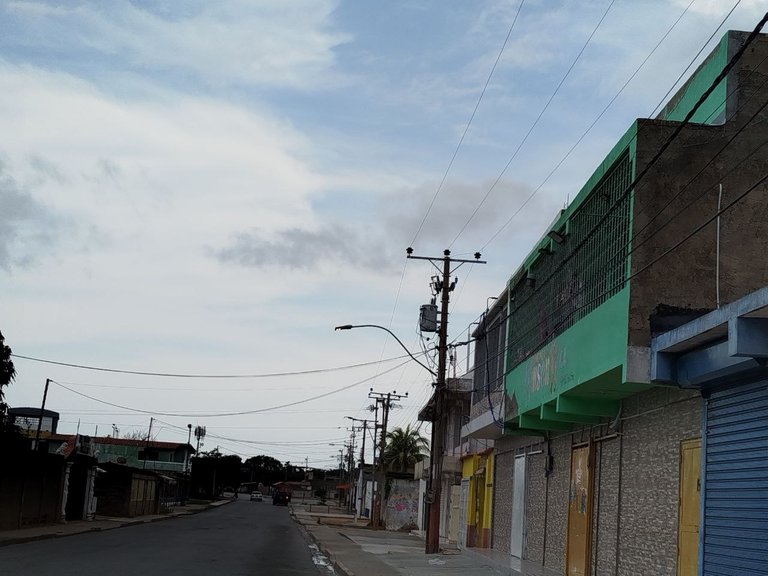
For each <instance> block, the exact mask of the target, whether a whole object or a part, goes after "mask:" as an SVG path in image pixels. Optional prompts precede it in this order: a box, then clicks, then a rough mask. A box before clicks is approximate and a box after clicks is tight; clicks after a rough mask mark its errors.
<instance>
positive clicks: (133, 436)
mask: <svg viewBox="0 0 768 576" xmlns="http://www.w3.org/2000/svg"><path fill="white" fill-rule="evenodd" d="M157 434H158V433H157V432H155V433H154V434H153V435H152V438H150V440H155V439H157ZM148 436H149V431H148V430H131V431H130V432H123V434H121V435H120V438H125V439H126V440H144V441H146V440H147V437H148Z"/></svg>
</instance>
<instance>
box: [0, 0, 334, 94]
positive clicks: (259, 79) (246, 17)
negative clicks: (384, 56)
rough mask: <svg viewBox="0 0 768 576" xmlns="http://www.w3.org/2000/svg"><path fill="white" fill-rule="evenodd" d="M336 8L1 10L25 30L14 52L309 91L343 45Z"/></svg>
mask: <svg viewBox="0 0 768 576" xmlns="http://www.w3.org/2000/svg"><path fill="white" fill-rule="evenodd" d="M182 4H183V5H182ZM336 4H337V2H336V1H335V0H297V1H292V2H284V1H282V0H275V1H262V2H258V3H253V2H248V1H246V0H243V1H229V2H196V3H170V2H166V3H157V4H150V5H145V4H143V3H142V4H138V3H128V2H101V1H83V2H77V3H71V4H62V3H59V2H45V1H38V2H9V3H7V4H6V8H5V9H6V12H7V17H12V18H14V19H16V20H18V21H19V23H20V24H21V26H20V29H23V30H24V35H18V36H13V37H12V41H13V42H14V43H15V44H16V46H17V47H18V46H21V47H24V46H27V45H33V46H35V47H36V48H39V47H40V45H41V44H42V45H45V46H46V47H47V48H48V50H49V51H50V52H51V53H58V54H82V53H83V52H85V53H88V54H90V55H91V57H92V58H93V56H96V55H98V56H100V57H102V58H105V59H108V60H109V61H110V62H111V63H112V64H114V63H115V61H118V62H120V64H121V65H125V63H126V62H127V65H128V67H129V68H132V69H134V70H136V71H138V72H146V71H148V70H150V71H155V72H166V71H173V72H178V73H179V74H180V75H182V76H184V75H192V76H194V77H196V78H197V79H198V80H200V81H203V82H204V83H206V84H224V85H230V84H235V85H256V86H291V87H307V86H310V85H311V84H312V83H313V82H314V81H315V80H318V79H320V78H321V76H323V75H324V74H325V75H326V80H327V73H328V71H329V70H330V69H332V68H333V66H334V62H335V58H334V54H333V50H334V48H335V47H336V46H338V45H340V44H342V43H344V42H346V41H347V40H348V37H347V36H345V35H343V34H341V33H339V32H335V31H333V30H332V29H331V26H330V25H329V18H330V15H331V14H332V12H333V10H334V9H335V8H336ZM6 42H8V41H6ZM93 64H94V65H96V64H97V62H95V61H93Z"/></svg>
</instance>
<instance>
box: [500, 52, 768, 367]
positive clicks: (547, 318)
mask: <svg viewBox="0 0 768 576" xmlns="http://www.w3.org/2000/svg"><path fill="white" fill-rule="evenodd" d="M766 59H768V56H766V57H765V58H763V60H761V62H760V63H759V64H758V65H757V66H755V67H754V69H753V70H752V71H751V72H750V77H751V74H753V73H754V72H755V70H757V69H759V68H760V66H761V65H762V63H763V62H764V61H765V60H766ZM716 83H717V82H715V83H714V84H713V85H716ZM766 84H768V79H766V80H765V81H764V82H763V83H762V84H761V85H760V86H759V87H758V88H756V89H755V90H754V92H753V95H752V96H751V97H750V98H748V99H747V100H745V101H743V102H742V103H741V105H740V106H739V108H738V109H737V111H736V112H738V111H740V110H741V109H743V108H744V107H745V106H747V105H748V104H749V103H750V102H751V101H752V99H753V98H754V96H755V95H756V94H757V93H759V92H760V91H761V90H762V89H763V87H765V85H766ZM736 90H738V88H734V90H733V91H731V92H730V93H729V94H727V95H726V96H725V100H724V102H725V101H727V100H728V98H730V96H731V95H732V94H733V93H734V92H735V91H736ZM767 106H768V100H767V101H766V102H764V103H763V104H762V105H761V106H760V107H759V108H757V110H756V111H755V112H754V113H753V114H752V116H751V117H750V118H749V119H747V121H746V122H744V123H743V124H742V125H741V126H740V127H739V129H738V130H737V131H736V132H735V133H734V134H733V135H732V136H731V137H730V138H729V139H728V140H727V141H726V143H725V144H724V145H723V146H722V147H721V148H720V149H719V150H718V151H717V152H716V153H715V154H714V155H713V156H712V157H711V158H710V159H709V160H708V161H707V162H706V163H705V165H704V166H703V167H702V168H701V169H700V170H699V171H698V172H697V173H696V174H695V175H694V176H692V177H691V178H690V179H689V180H688V182H686V183H685V184H684V185H683V186H682V187H681V189H680V190H679V191H678V192H677V193H676V194H675V195H674V196H672V198H670V200H669V201H667V202H666V203H665V205H664V206H662V207H661V208H660V209H659V211H658V212H657V213H656V214H655V215H654V216H653V217H652V218H650V220H649V221H648V222H647V223H646V224H645V225H644V226H643V227H642V228H640V229H639V230H637V231H634V233H633V236H632V238H630V239H628V240H627V242H626V243H625V244H624V245H623V246H622V247H621V248H619V249H617V250H616V251H615V252H614V254H613V255H612V256H611V257H610V260H609V264H610V262H612V261H613V259H615V258H618V257H620V256H622V257H625V258H626V257H628V256H629V255H631V254H632V253H633V252H635V251H636V250H637V249H639V248H640V247H641V246H643V245H644V244H645V243H646V242H648V241H649V240H651V239H652V238H653V237H654V236H656V235H657V234H658V233H660V231H661V230H662V229H663V228H664V227H666V225H667V224H669V223H670V222H672V221H673V220H674V219H675V218H676V217H677V216H679V215H680V214H682V213H683V212H685V211H686V210H687V209H688V208H690V206H692V205H693V203H694V202H696V201H697V200H700V199H701V197H702V196H703V194H705V193H706V191H708V190H710V189H711V187H705V188H704V189H703V192H702V193H701V194H699V195H697V196H695V197H694V198H693V199H692V200H691V201H690V202H688V203H687V204H686V205H684V206H683V207H681V208H680V209H679V210H678V211H677V212H676V213H675V214H673V215H672V216H671V217H670V218H669V219H668V220H667V221H666V222H664V223H663V224H662V225H661V226H659V227H658V228H657V229H656V230H654V231H653V233H652V234H649V235H648V236H646V237H645V238H644V239H643V240H641V241H639V242H636V243H634V244H633V242H634V241H635V239H636V238H638V237H639V235H640V234H641V233H642V232H644V231H645V230H646V229H648V227H649V226H650V225H651V224H652V223H653V221H655V220H656V218H658V216H660V215H661V214H662V213H663V212H664V211H665V210H666V209H667V208H668V207H669V206H670V205H671V204H672V203H673V202H674V201H675V200H676V199H677V198H678V197H680V196H681V195H682V194H683V193H684V192H685V191H686V190H687V189H688V187H689V186H690V185H691V184H692V183H693V182H694V181H695V180H696V179H697V178H699V176H701V175H702V174H703V172H704V171H705V170H706V169H707V168H708V167H709V166H710V165H711V164H712V163H713V162H714V161H715V160H716V159H717V158H718V156H720V154H722V152H723V151H724V150H725V148H727V147H728V146H729V145H730V144H732V143H733V142H734V141H735V139H736V137H738V136H739V135H740V134H741V133H742V132H743V131H744V130H745V129H746V128H747V127H749V126H750V124H751V123H752V122H753V121H754V120H755V118H756V117H757V116H758V115H759V114H760V113H761V112H762V111H763V110H765V108H766V107H767ZM766 144H768V139H766V140H764V141H763V142H762V143H760V144H759V145H758V146H757V147H756V148H754V149H753V150H752V151H750V152H749V153H748V154H746V155H745V156H744V157H743V158H742V159H741V160H739V161H738V162H737V163H735V164H734V165H733V166H731V167H730V169H729V170H727V171H725V172H723V173H722V174H721V175H720V176H721V178H722V177H723V176H727V175H729V174H731V173H732V172H733V171H735V170H736V169H738V168H739V166H741V165H742V164H743V163H744V162H746V161H747V160H749V159H750V158H751V157H752V156H754V155H755V154H756V153H757V152H758V151H759V150H761V149H762V148H763V147H764V146H765V145H766ZM758 184H759V183H758ZM758 184H756V185H758ZM750 191H751V189H750ZM748 192H749V191H748ZM617 205H618V202H617V203H616V204H615V205H614V206H612V207H611V208H610V209H609V210H608V212H607V214H610V213H611V212H612V211H613V210H614V209H615V207H616V206H617ZM644 211H645V209H643V210H642V211H641V212H640V213H639V214H642V213H643V212H644ZM721 213H722V212H721ZM639 214H638V215H639ZM636 219H637V218H635V220H636ZM710 222H711V220H710ZM705 225H706V223H705ZM598 227H599V223H598V225H596V226H595V228H594V230H596V229H597V228H598ZM594 230H593V232H591V233H590V234H588V235H587V238H585V239H584V241H585V242H586V240H588V238H589V236H591V235H593V234H594ZM582 244H583V242H582V243H580V244H579V245H578V246H576V247H575V248H574V249H573V252H575V251H576V250H577V249H578V248H579V247H580V246H581V245H582ZM627 248H630V249H629V250H628V251H626V250H627ZM625 251H626V252H625ZM573 252H572V254H571V255H573ZM668 252H669V251H668ZM668 252H667V253H668ZM665 254H666V253H665ZM569 258H570V257H569ZM569 258H566V260H564V262H563V263H565V262H567V260H568V259H569ZM635 275H636V274H633V275H632V276H630V277H628V278H626V279H622V280H620V281H619V282H617V283H616V284H614V285H613V286H610V287H609V288H608V289H607V290H606V291H605V292H604V293H602V294H600V295H598V296H597V297H595V298H593V299H592V300H590V301H588V302H587V303H585V304H584V305H583V306H579V307H577V308H576V309H574V310H572V311H571V314H575V313H576V312H578V311H579V310H581V309H583V308H585V307H589V306H591V305H592V304H593V303H594V302H596V301H598V300H599V299H600V298H602V297H603V296H604V295H605V294H609V293H610V292H611V291H613V290H614V289H615V288H617V287H619V286H620V285H621V284H623V283H625V282H627V281H629V280H630V279H631V278H633V277H634V276H635ZM550 280H551V277H547V278H545V279H543V281H542V285H543V284H546V283H547V282H549V281H550ZM585 290H587V288H586V287H585V288H584V289H582V290H579V291H577V292H575V293H573V294H572V295H571V297H570V298H569V302H568V303H563V304H561V305H559V306H555V307H553V308H551V310H550V312H549V314H547V315H546V316H545V317H544V318H542V319H541V320H540V321H539V322H538V323H537V324H536V325H534V326H532V327H530V328H529V329H527V330H526V331H525V332H522V333H520V334H517V335H516V337H515V342H517V341H519V340H520V339H521V338H523V337H525V336H526V335H528V334H530V333H531V332H533V331H535V330H538V329H539V328H541V326H543V325H544V324H546V323H547V322H549V321H550V320H551V319H552V318H553V317H555V316H556V315H557V314H558V313H559V311H560V309H561V308H562V307H563V306H566V305H569V304H570V303H571V302H572V301H573V299H574V298H576V297H577V296H579V295H580V294H581V293H583V292H584V291H585ZM532 297H533V295H531V296H530V297H529V298H527V299H526V300H525V301H523V302H522V303H520V304H518V305H517V306H516V309H515V311H516V310H519V309H520V308H522V307H523V306H524V305H525V304H526V303H527V302H528V301H529V300H530V299H531V298H532ZM515 311H512V310H509V311H508V313H507V314H506V316H505V317H504V318H502V320H506V319H508V318H510V317H511V316H513V315H514V313H515ZM513 345H514V343H510V344H509V346H508V347H507V348H506V349H505V350H504V352H503V353H506V351H508V350H509V349H510V348H512V347H513ZM499 355H500V354H497V355H495V358H498V356H499Z"/></svg>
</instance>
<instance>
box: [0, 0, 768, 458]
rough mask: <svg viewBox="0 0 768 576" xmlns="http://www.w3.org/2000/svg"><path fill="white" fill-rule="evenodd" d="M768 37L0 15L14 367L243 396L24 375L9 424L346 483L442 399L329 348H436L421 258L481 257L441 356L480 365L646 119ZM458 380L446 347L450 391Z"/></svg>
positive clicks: (617, 4) (271, 10) (397, 13)
mask: <svg viewBox="0 0 768 576" xmlns="http://www.w3.org/2000/svg"><path fill="white" fill-rule="evenodd" d="M734 5H735V6H736V8H735V9H734V10H733V12H732V14H731V15H730V16H729V17H728V18H727V19H726V20H725V22H724V23H723V20H724V18H725V17H726V15H727V14H728V12H729V11H730V10H731V9H732V8H733V7H734ZM764 10H765V4H764V3H763V2H762V1H761V0H741V1H740V2H737V0H693V1H691V0H613V1H611V0H524V1H523V3H522V5H521V2H520V0H485V1H482V0H478V1H474V2H446V1H444V0H409V1H391V2H375V1H372V0H291V1H289V2H286V1H285V0H257V1H252V0H247V1H246V0H225V1H222V2H205V1H203V0H187V1H186V2H177V1H171V0H156V1H149V0H141V1H139V0H134V1H131V2H116V1H104V0H99V1H87V0H80V1H77V0H73V1H71V2H52V1H51V2H47V1H44V0H29V1H0V134H2V137H0V294H2V297H1V298H0V330H2V332H3V335H4V336H5V339H6V343H7V344H8V345H9V346H10V347H11V348H12V349H13V352H14V353H15V354H18V355H22V356H28V357H34V358H38V359H44V360H52V361H56V362H63V363H70V364H78V365H86V366H95V367H103V368H110V369H118V370H128V371H141V372H153V373H173V374H184V375H193V376H244V377H241V378H213V377H195V378H184V377H160V376H142V375H129V374H120V373H113V372H104V371H93V370H84V369H76V368H71V367H65V366H59V365H55V364H46V363H42V362H37V361H32V360H27V359H22V358H16V359H15V360H14V362H15V365H16V369H17V373H18V374H17V378H16V381H15V382H14V383H13V384H12V385H11V386H10V388H9V389H8V390H7V400H8V402H9V404H10V405H11V406H39V405H40V403H41V400H42V396H43V388H44V385H45V381H46V379H51V380H53V381H54V383H52V384H51V385H50V389H49V392H48V397H47V404H46V407H47V408H49V409H51V410H55V411H57V412H59V413H60V414H61V422H60V425H59V431H60V432H64V433H74V432H75V431H76V430H77V429H78V426H79V431H80V433H82V434H95V433H96V432H97V431H98V434H99V435H104V434H112V433H113V425H114V426H116V427H117V429H118V430H119V432H118V433H119V434H120V435H123V434H126V433H131V432H135V431H140V432H146V431H147V430H148V428H149V423H150V418H154V420H153V422H152V427H153V428H152V434H153V437H155V438H156V439H158V440H165V441H179V442H185V441H186V439H187V435H188V428H187V425H188V424H191V425H192V426H198V425H199V426H205V427H206V431H207V435H206V438H205V439H204V442H203V446H202V449H203V450H210V449H213V448H215V447H217V446H218V447H219V449H220V450H221V451H222V452H225V453H233V454H239V455H241V456H242V457H243V458H246V457H248V456H253V455H257V454H267V455H270V456H273V457H275V458H278V459H279V460H281V461H290V462H292V463H295V464H303V463H304V462H308V464H309V465H310V466H314V467H320V468H326V467H333V466H334V465H336V463H337V462H338V455H339V450H341V449H343V443H344V442H345V441H348V440H349V434H350V431H349V430H348V428H349V426H350V424H351V423H352V421H351V420H348V419H346V417H351V418H358V419H368V420H372V418H373V414H372V413H371V412H370V411H369V409H368V407H369V406H370V405H371V404H372V400H370V399H369V398H368V393H369V390H370V389H371V388H373V390H374V392H381V393H386V392H391V391H397V393H399V394H405V393H406V392H407V393H408V396H407V397H406V398H403V399H402V400H400V401H399V402H398V406H397V407H396V408H395V409H393V410H392V412H391V414H390V426H406V425H408V424H410V425H412V426H417V425H418V422H417V418H416V416H417V413H418V410H419V408H420V407H421V406H422V405H423V404H424V403H425V402H426V401H427V399H428V398H429V395H430V394H431V391H432V386H431V381H432V378H431V376H430V374H429V373H428V372H427V371H426V370H424V369H423V368H422V367H420V366H419V365H418V364H416V363H414V362H412V361H408V359H406V358H403V357H402V356H403V355H404V351H403V350H402V349H401V348H400V347H399V345H398V344H397V343H396V342H395V341H394V340H393V339H391V338H390V337H389V336H388V334H387V333H386V332H384V331H382V330H378V329H356V330H352V331H343V332H334V330H333V328H334V326H336V325H340V324H378V325H382V326H385V327H388V328H391V330H392V331H393V332H394V333H395V334H397V335H398V336H399V338H400V339H401V340H402V341H403V342H404V344H405V345H406V347H407V348H409V349H410V350H411V351H412V352H413V353H419V352H421V350H422V349H424V347H426V348H427V349H428V350H429V349H431V348H432V347H434V343H435V339H434V338H431V339H429V340H427V339H426V338H422V337H420V336H419V332H418V331H417V324H418V316H419V306H420V305H422V304H425V303H427V302H429V300H430V298H431V292H430V281H431V276H433V275H434V274H435V273H436V270H435V268H433V267H432V266H431V265H430V264H429V263H428V262H425V261H420V260H410V261H406V258H405V249H406V247H408V246H412V247H413V248H414V254H417V255H423V256H437V257H439V256H441V255H442V253H443V250H445V249H450V250H451V251H452V254H453V255H454V256H456V257H460V258H471V257H472V254H474V253H475V252H476V251H480V252H481V253H482V256H483V259H484V260H487V262H488V263H487V264H484V265H480V264H477V265H470V264H467V265H464V266H462V267H461V268H459V269H458V270H457V271H456V272H455V274H454V276H455V277H456V278H457V279H458V283H457V286H456V289H455V290H454V292H453V293H452V294H451V307H450V312H451V314H450V321H449V339H450V340H459V341H461V340H465V339H466V335H467V330H468V327H469V326H470V324H471V323H472V322H473V321H475V320H476V319H477V318H478V317H479V316H480V315H481V314H482V313H483V312H484V311H485V309H486V306H487V305H488V303H489V300H488V299H489V297H492V296H496V295H498V294H499V293H500V292H501V291H502V290H503V289H504V286H505V283H506V281H507V280H508V279H509V277H510V276H511V275H512V274H513V273H514V272H515V270H516V269H517V267H518V266H519V265H520V263H521V261H522V260H523V258H524V257H525V256H526V254H527V253H528V251H529V250H530V249H531V248H532V246H533V244H534V243H535V242H536V240H537V239H538V238H540V237H541V235H542V234H543V233H544V232H545V231H546V227H547V225H548V224H549V223H550V222H551V221H552V220H554V218H555V217H556V215H557V212H558V210H559V209H561V208H563V207H564V206H566V205H567V203H568V202H569V200H571V199H573V198H574V196H575V195H576V194H577V193H578V191H579V189H580V188H581V186H582V185H583V184H584V183H585V182H586V180H587V179H588V178H589V176H590V175H591V174H592V172H593V171H594V170H595V169H596V167H597V166H598V164H599V163H600V162H601V161H602V159H603V158H604V157H605V155H606V154H607V153H608V151H609V150H610V149H611V148H612V146H613V145H614V144H615V143H616V141H618V139H619V138H620V137H621V136H622V135H623V134H624V132H625V131H626V130H627V129H628V128H629V127H630V125H631V123H632V122H633V121H634V119H635V118H639V117H651V116H652V115H653V112H654V110H656V109H657V107H658V105H659V104H661V103H663V102H665V101H666V100H667V99H668V98H669V96H667V94H668V91H670V90H671V89H673V87H675V86H676V82H677V80H678V78H679V77H680V76H681V74H682V75H683V81H684V79H685V78H687V77H688V76H689V75H690V74H691V71H692V70H694V69H695V66H696V65H697V64H698V63H699V62H700V61H701V60H702V59H703V58H704V57H705V56H706V54H707V53H708V52H709V51H710V49H711V48H712V47H714V45H715V43H716V42H717V41H718V40H719V39H720V37H721V36H722V34H723V33H724V32H725V30H728V29H741V30H751V29H752V28H753V27H754V26H755V24H756V23H757V21H758V20H759V19H760V17H761V16H762V14H763V12H764ZM713 34H714V37H713V39H712V40H711V41H709V43H708V44H707V47H706V48H705V49H704V51H703V52H702V53H701V55H700V56H698V58H695V57H696V55H697V53H698V52H699V51H700V50H701V49H702V47H703V46H705V44H706V43H707V41H708V39H709V38H710V36H712V35H713ZM657 44H658V47H657V48H655V47H656V46H657ZM502 48H503V49H502ZM654 48H655V49H654ZM691 62H694V63H693V68H690V69H689V70H688V71H687V72H685V70H686V68H687V67H688V66H689V65H690V64H691ZM628 81H629V82H628ZM679 84H680V82H677V85H678V86H679ZM606 107H607V109H606ZM598 118H599V119H598ZM470 120H471V121H470ZM590 126H592V127H591V128H590ZM577 141H579V145H578V146H576V147H575V148H574V149H573V151H572V152H571V153H569V150H570V149H571V148H572V147H573V146H574V144H575V143H576V142H577ZM553 170H554V172H553ZM550 173H551V176H549V175H550ZM426 336H427V337H429V336H431V335H426ZM433 357H434V353H433V352H429V354H428V360H425V361H432V359H433ZM422 358H423V357H422ZM359 364H363V366H358V367H352V368H346V367H348V366H354V365H359ZM466 369H467V348H466V347H462V348H458V349H457V352H456V362H455V366H454V367H451V368H450V375H453V374H454V373H455V374H457V375H461V374H462V373H463V372H465V371H466ZM307 371H309V372H310V373H309V374H295V373H296V372H307ZM278 373H279V374H284V375H278ZM286 373H291V374H286ZM245 376H247V377H245ZM420 430H421V432H423V433H425V434H427V435H428V433H429V426H428V425H422V426H421V428H420ZM359 442H360V433H359V432H358V433H357V443H358V446H359ZM193 444H195V441H194V438H193ZM370 446H371V439H370V437H369V438H368V440H367V451H366V452H367V459H368V461H370V454H371V451H370Z"/></svg>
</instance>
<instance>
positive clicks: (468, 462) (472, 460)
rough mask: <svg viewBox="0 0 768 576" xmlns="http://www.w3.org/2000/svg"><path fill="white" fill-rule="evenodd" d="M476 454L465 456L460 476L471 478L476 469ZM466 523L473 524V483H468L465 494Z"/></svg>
mask: <svg viewBox="0 0 768 576" xmlns="http://www.w3.org/2000/svg"><path fill="white" fill-rule="evenodd" d="M477 462H478V456H477V454H473V455H472V456H467V457H466V458H464V460H462V463H461V476H462V478H468V479H470V480H471V479H472V478H473V476H474V474H475V470H477ZM467 525H468V526H474V525H475V483H474V482H470V483H469V494H467Z"/></svg>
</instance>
